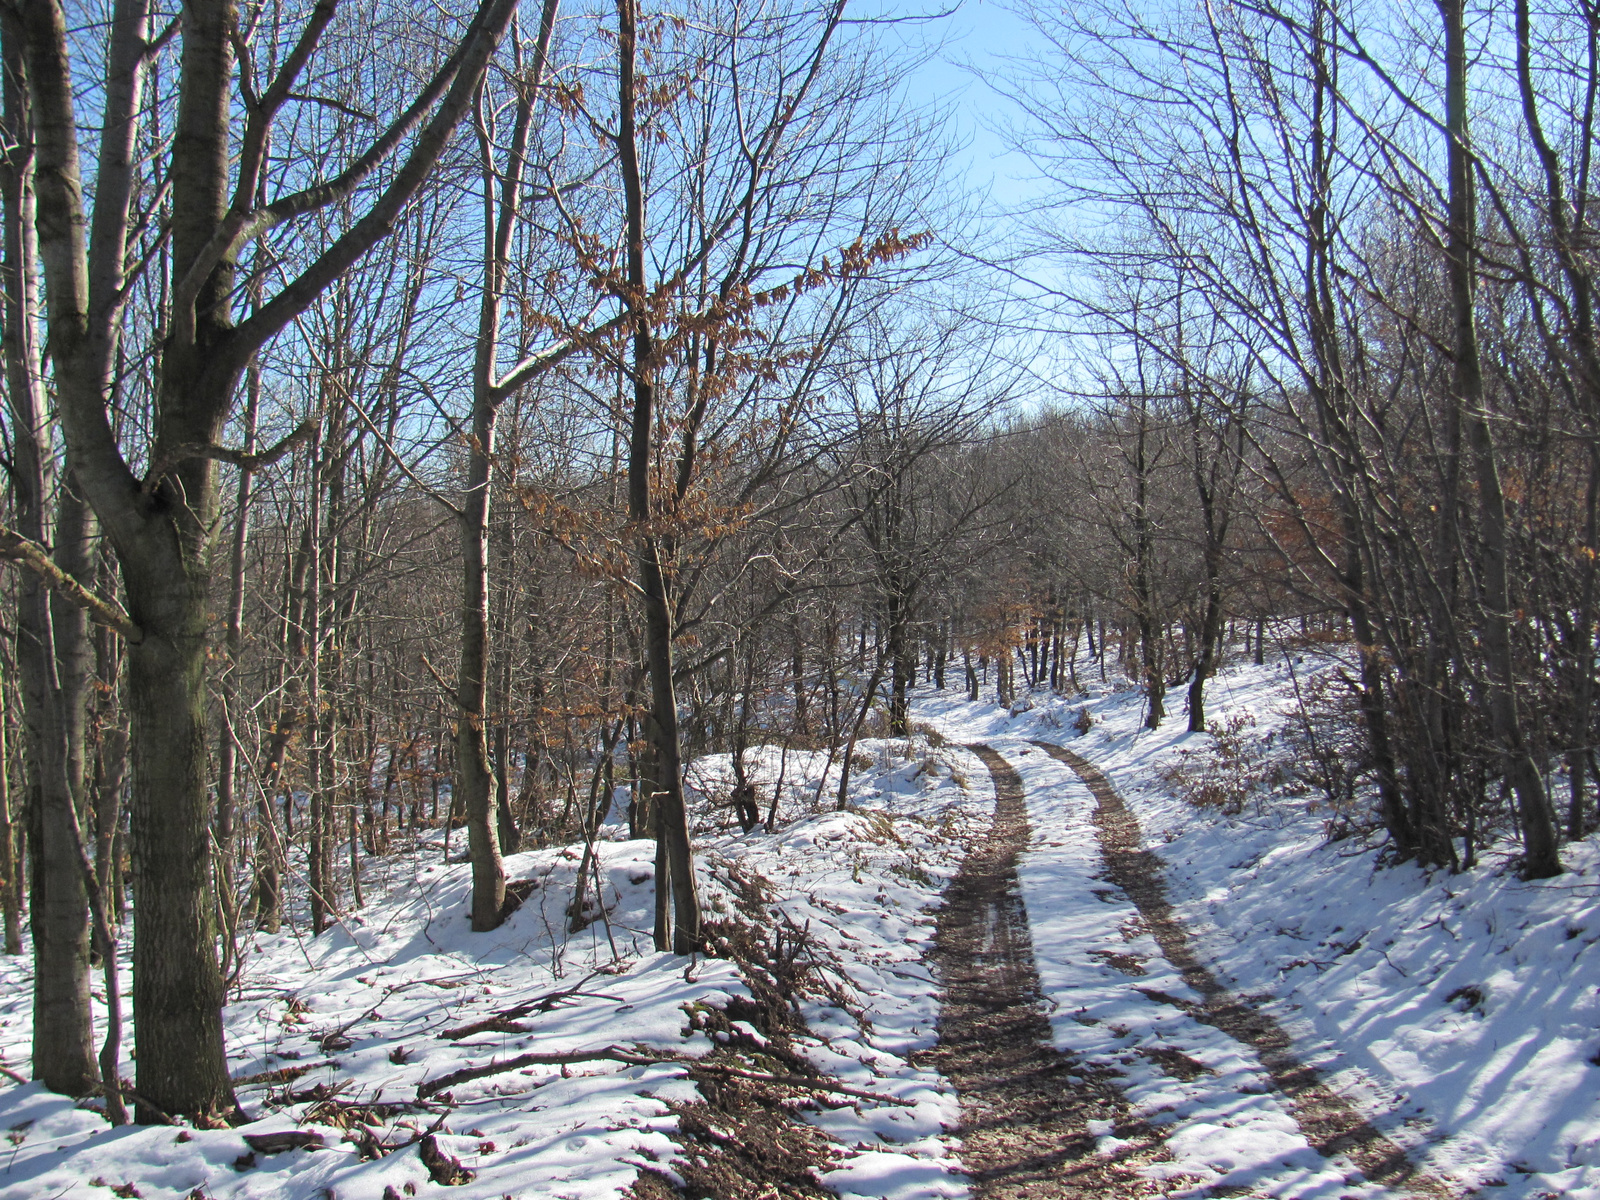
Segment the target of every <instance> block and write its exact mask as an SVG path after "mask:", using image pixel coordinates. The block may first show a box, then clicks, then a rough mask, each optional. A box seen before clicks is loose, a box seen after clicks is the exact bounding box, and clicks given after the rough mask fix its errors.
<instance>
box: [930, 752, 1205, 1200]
mask: <svg viewBox="0 0 1600 1200" xmlns="http://www.w3.org/2000/svg"><path fill="white" fill-rule="evenodd" d="M968 749H970V750H971V751H972V752H973V753H975V754H976V755H978V757H980V758H981V759H983V761H984V764H985V765H986V766H987V767H988V768H989V773H990V775H991V776H992V777H993V779H994V787H995V815H994V824H993V825H992V826H991V827H990V829H989V832H988V833H987V835H986V836H985V837H984V838H983V840H982V841H981V842H979V843H978V844H977V845H976V846H974V847H973V849H972V850H971V852H970V853H969V854H968V855H967V857H966V859H965V860H964V861H963V863H962V865H961V870H960V872H959V873H958V874H957V876H956V878H955V879H954V880H953V881H952V882H951V884H950V887H949V888H948V890H947V891H946V892H945V906H944V908H943V909H942V910H941V912H940V915H939V923H938V929H937V933H936V937H935V952H934V966H935V969H936V970H937V971H938V974H939V978H940V980H941V982H942V984H943V986H944V1003H943V1004H942V1006H941V1008H940V1013H939V1046H938V1048H937V1049H936V1050H935V1051H934V1052H933V1059H934V1061H935V1065H937V1067H938V1069H939V1070H940V1072H941V1073H943V1075H944V1076H945V1078H947V1079H949V1080H950V1081H951V1083H952V1084H953V1085H954V1086H955V1089H956V1092H957V1094H958V1096H959V1097H960V1100H961V1121H962V1131H961V1136H962V1150H961V1157H962V1161H963V1162H964V1163H965V1164H966V1167H967V1170H968V1171H969V1172H970V1173H971V1175H972V1180H973V1194H974V1195H975V1196H977V1197H981V1198H983V1200H1021V1198H1022V1197H1028V1198H1031V1200H1056V1198H1058V1197H1075V1196H1090V1195H1093V1196H1107V1195H1111V1196H1153V1195H1161V1194H1163V1193H1165V1192H1167V1191H1169V1190H1175V1189H1176V1188H1178V1187H1180V1186H1183V1182H1182V1181H1179V1180H1168V1181H1165V1182H1164V1183H1163V1182H1157V1181H1154V1180H1151V1179H1147V1178H1145V1177H1143V1176H1142V1175H1140V1174H1139V1173H1138V1172H1137V1170H1136V1169H1135V1168H1136V1167H1137V1166H1139V1165H1140V1164H1143V1163H1148V1162H1152V1161H1154V1160H1156V1159H1159V1158H1161V1157H1163V1156H1164V1154H1163V1151H1162V1148H1161V1143H1160V1137H1159V1135H1158V1134H1157V1133H1156V1132H1155V1131H1154V1130H1153V1129H1151V1128H1150V1127H1149V1126H1148V1125H1146V1124H1145V1123H1143V1122H1142V1121H1139V1120H1137V1119H1135V1118H1133V1117H1132V1115H1131V1114H1130V1112H1129V1109H1128V1105H1127V1103H1126V1101H1125V1100H1124V1099H1123V1097H1122V1095H1121V1093H1119V1092H1118V1090H1117V1088H1116V1086H1115V1085H1114V1083H1113V1082H1112V1078H1113V1076H1112V1075H1111V1073H1109V1072H1107V1071H1105V1070H1103V1069H1096V1068H1093V1067H1091V1066H1090V1065H1089V1064H1087V1063H1084V1062H1081V1061H1079V1060H1077V1059H1075V1058H1073V1057H1071V1056H1069V1055H1063V1054H1059V1053H1057V1052H1056V1051H1055V1050H1054V1049H1053V1048H1052V1047H1051V1045H1050V1041H1051V1039H1050V1023H1049V1021H1048V1020H1046V1018H1045V1015H1044V1011H1043V1007H1042V996H1041V993H1040V988H1039V974H1038V970H1037V968H1036V967H1035V966H1034V961H1033V939H1032V938H1031V937H1030V935H1029V933H1028V914H1027V911H1026V909H1025V908H1024V907H1023V903H1022V893H1021V890H1020V888H1019V886H1018V882H1017V855H1018V854H1019V853H1020V852H1021V851H1022V850H1024V849H1026V848H1027V845H1028V836H1029V834H1028V818H1027V809H1026V807H1025V805H1024V803H1023V792H1022V780H1021V779H1020V778H1019V777H1018V775H1017V773H1016V772H1015V771H1013V770H1012V769H1011V767H1010V766H1008V765H1007V764H1006V761H1005V760H1004V759H1003V758H1001V757H1000V756H999V755H998V754H996V753H995V752H994V751H993V750H992V749H990V748H989V747H988V746H984V745H974V746H969V747H968ZM1090 1121H1110V1122H1112V1136H1113V1137H1115V1138H1116V1139H1118V1142H1117V1143H1111V1142H1107V1143H1104V1144H1105V1145H1106V1146H1107V1147H1108V1151H1107V1153H1104V1154H1097V1153H1096V1152H1095V1151H1096V1146H1097V1142H1098V1139H1097V1138H1096V1137H1095V1136H1094V1135H1092V1134H1091V1133H1090V1132H1089V1129H1088V1123H1089V1122H1090ZM1190 1182H1191V1183H1192V1181H1190Z"/></svg>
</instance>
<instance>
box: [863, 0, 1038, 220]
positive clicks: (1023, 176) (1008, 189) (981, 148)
mask: <svg viewBox="0 0 1600 1200" xmlns="http://www.w3.org/2000/svg"><path fill="white" fill-rule="evenodd" d="M955 2H956V0H950V3H955ZM883 3H884V9H885V10H886V11H888V12H890V13H893V14H894V15H897V16H909V15H913V14H918V13H930V12H940V11H942V10H943V9H944V8H946V7H949V4H941V3H940V0H883ZM925 36H926V37H927V38H928V40H929V41H930V42H942V43H943V50H942V52H941V53H940V54H939V56H938V58H937V59H935V60H934V61H933V62H931V63H929V64H928V65H927V66H925V67H924V68H923V69H922V70H921V71H919V72H917V74H916V75H915V76H913V77H912V78H911V79H910V80H908V87H909V90H910V92H911V94H912V98H913V99H914V100H953V101H954V102H955V104H956V110H957V111H956V121H957V125H958V128H959V129H960V131H961V134H962V136H963V139H964V140H965V141H966V142H967V143H968V145H967V148H966V150H965V151H964V153H963V159H964V163H965V168H966V173H967V178H968V181H969V182H970V183H971V184H972V185H973V186H974V188H976V189H978V190H982V191H992V195H993V198H994V199H995V200H996V201H998V202H1000V203H1001V204H1004V203H1006V202H1007V201H1008V200H1013V199H1019V198H1021V197H1022V196H1023V195H1025V194H1026V193H1027V191H1028V188H1027V184H1026V180H1027V179H1028V177H1029V176H1030V174H1031V170H1030V168H1029V165H1028V163H1027V161H1026V160H1025V159H1024V158H1022V157H1021V156H1020V155H1017V154H1012V153H1008V152H1007V150H1006V147H1005V144H1004V141H1003V140H1002V139H1001V138H1000V137H999V136H997V135H996V133H995V132H994V128H995V126H996V125H997V124H1001V123H1003V121H1004V119H1005V117H1006V116H1007V115H1008V113H1009V105H1008V104H1007V102H1006V101H1005V100H1004V99H1003V98H1002V97H1001V96H999V95H998V94H997V93H996V92H995V91H994V90H993V89H992V88H990V87H989V86H987V84H986V82H985V81H986V80H988V79H990V78H993V77H996V76H997V74H998V73H999V72H1001V71H1003V70H1004V59H1005V58H1006V56H1008V55H1016V54H1017V53H1019V52H1022V51H1025V50H1026V49H1027V46H1028V43H1029V29H1028V27H1027V25H1026V24H1025V23H1024V22H1023V21H1022V20H1021V19H1020V18H1018V17H1017V16H1016V15H1014V14H1013V13H1012V12H1011V11H1010V10H1009V9H1008V8H1007V7H1005V6H1004V5H1002V4H999V3H996V2H995V0H959V7H957V8H956V11H955V12H954V13H953V14H952V15H950V16H948V17H944V18H941V19H939V20H937V21H934V22H930V23H929V25H928V26H927V27H926V29H925Z"/></svg>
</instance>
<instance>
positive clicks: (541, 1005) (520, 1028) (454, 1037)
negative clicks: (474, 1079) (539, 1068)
mask: <svg viewBox="0 0 1600 1200" xmlns="http://www.w3.org/2000/svg"><path fill="white" fill-rule="evenodd" d="M598 974H599V972H598V971H591V972H590V973H589V974H587V975H585V976H584V977H583V978H582V979H580V980H578V982H577V983H575V984H573V985H572V986H571V987H569V988H562V989H561V990H560V991H559V992H550V993H549V994H548V995H544V996H540V997H539V998H538V999H536V1000H528V1001H525V1002H523V1003H522V1004H514V1005H512V1006H511V1007H510V1008H502V1009H500V1010H499V1011H498V1012H495V1013H491V1014H490V1015H489V1016H487V1017H482V1018H480V1019H479V1020H476V1021H469V1022H468V1023H467V1024H465V1025H457V1026H456V1027H455V1028H453V1029H446V1030H444V1031H443V1032H442V1033H439V1034H436V1035H435V1036H436V1037H438V1038H439V1039H440V1040H441V1041H447V1042H459V1041H460V1040H461V1039H462V1038H468V1037H471V1036H472V1035H473V1034H475V1033H530V1032H532V1031H531V1030H530V1029H529V1028H528V1027H527V1026H525V1025H517V1024H515V1022H517V1021H520V1020H521V1019H522V1018H523V1017H526V1016H531V1015H532V1014H534V1013H536V1012H549V1011H550V1010H551V1009H553V1008H555V1007H556V1006H557V1005H559V1004H560V1003H561V1002H562V1001H563V1000H570V999H572V998H574V997H576V996H589V997H592V998H594V999H597V1000H614V999H616V997H614V996H607V995H605V994H604V993H602V992H586V991H584V990H583V985H584V984H586V983H588V982H589V980H591V979H593V978H594V977H595V976H596V975H598Z"/></svg>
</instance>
